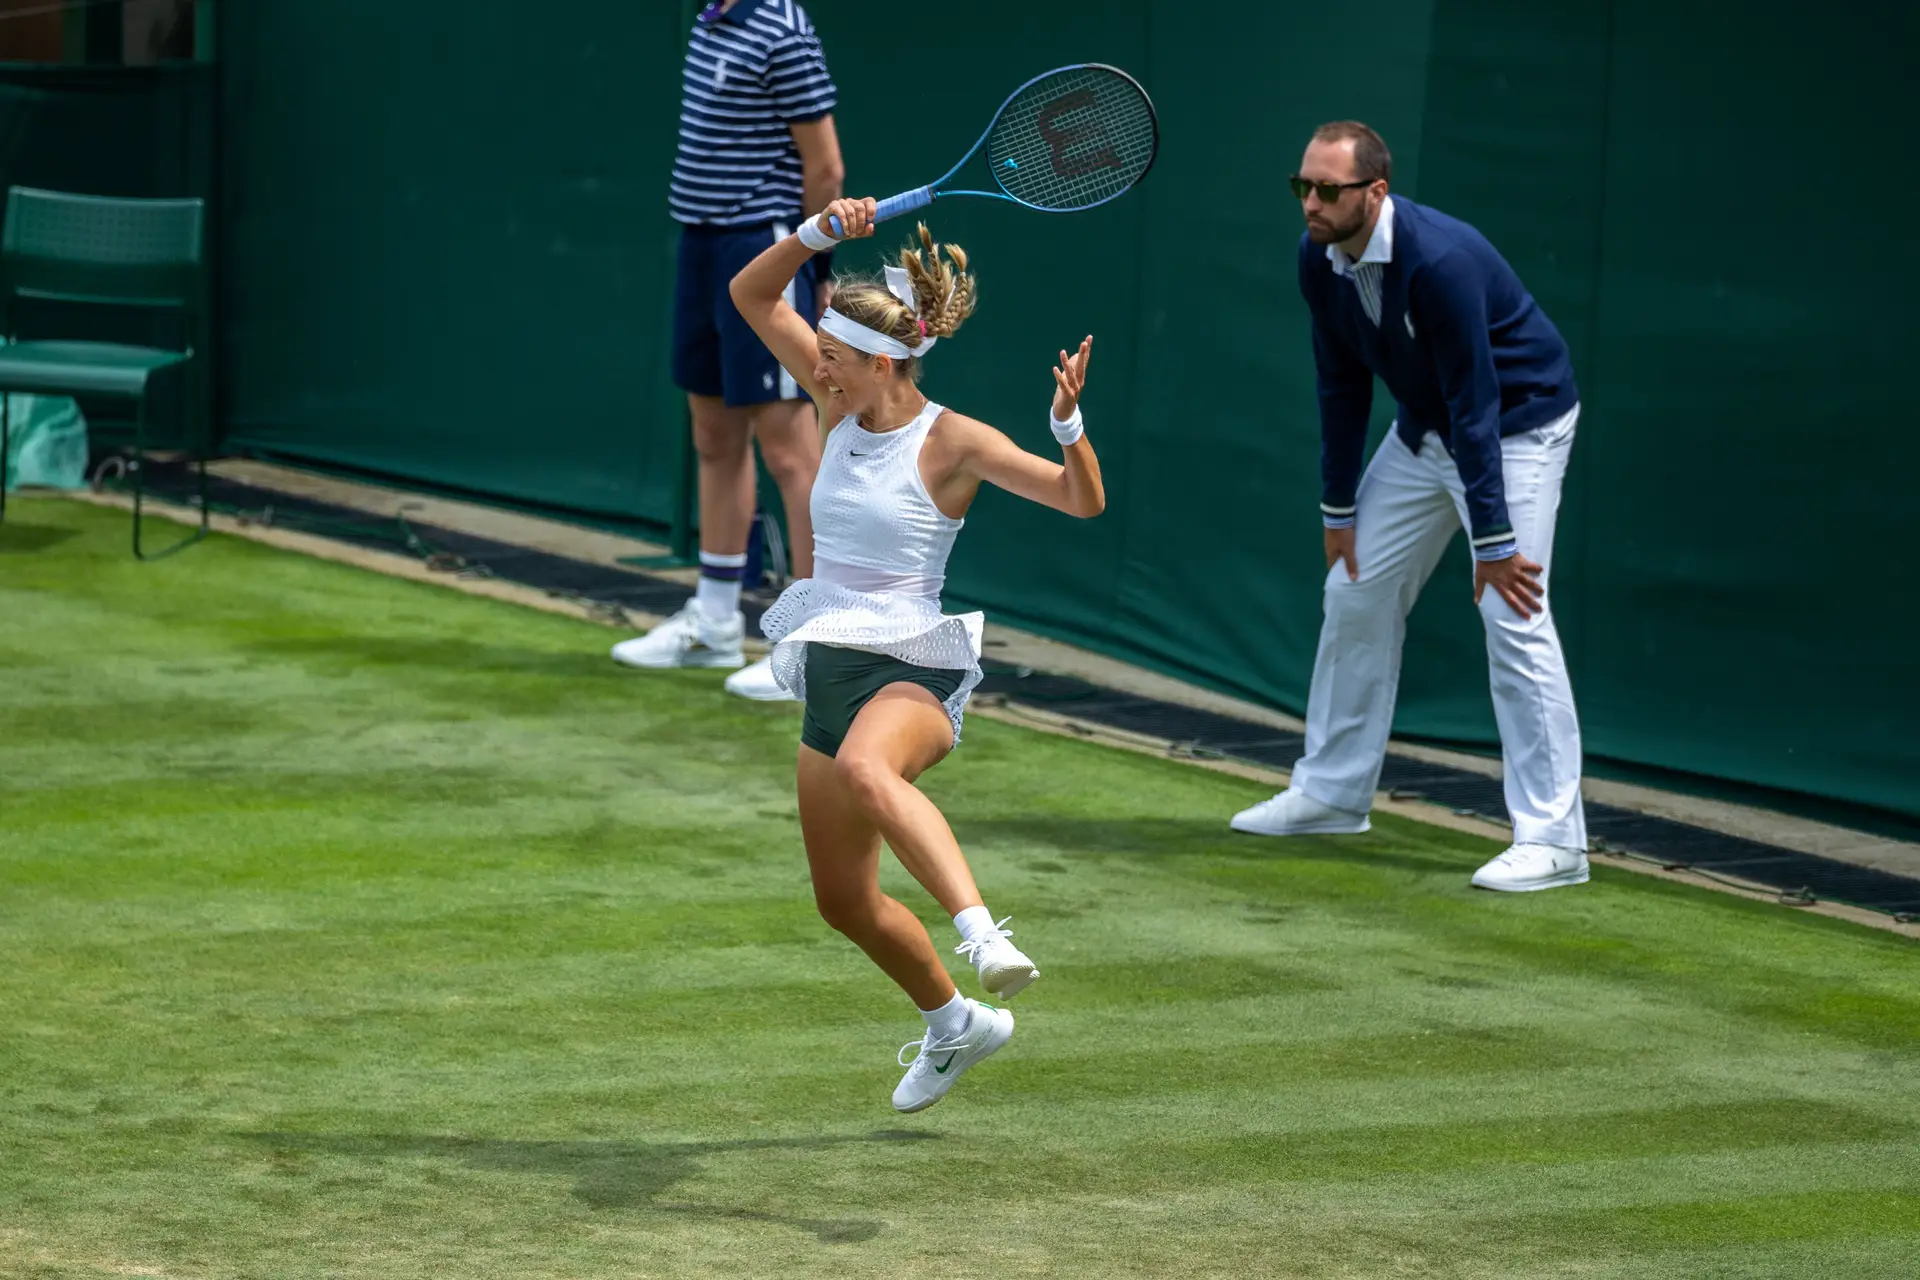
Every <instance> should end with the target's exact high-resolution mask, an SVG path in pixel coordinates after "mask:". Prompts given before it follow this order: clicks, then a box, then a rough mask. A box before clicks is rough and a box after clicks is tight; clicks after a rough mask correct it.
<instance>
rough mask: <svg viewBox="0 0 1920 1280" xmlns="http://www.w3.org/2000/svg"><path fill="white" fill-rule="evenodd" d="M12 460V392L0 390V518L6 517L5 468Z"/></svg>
mask: <svg viewBox="0 0 1920 1280" xmlns="http://www.w3.org/2000/svg"><path fill="white" fill-rule="evenodd" d="M12 460H13V394H12V393H11V392H8V391H0V520H5V519H6V518H7V468H8V467H9V466H11V465H12Z"/></svg>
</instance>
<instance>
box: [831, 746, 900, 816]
mask: <svg viewBox="0 0 1920 1280" xmlns="http://www.w3.org/2000/svg"><path fill="white" fill-rule="evenodd" d="M833 771H834V773H835V774H836V775H838V777H839V779H840V784H841V785H842V786H844V787H845V788H846V789H847V791H848V793H849V794H851V795H852V796H853V799H854V803H856V804H858V805H859V806H860V807H861V808H862V809H865V810H867V811H869V812H871V811H872V810H873V809H874V807H875V806H877V805H878V804H879V803H880V802H881V801H882V800H883V799H884V798H885V796H886V794H887V792H888V791H889V790H891V789H892V788H893V787H894V785H895V784H897V783H899V782H900V781H901V777H900V773H899V771H898V770H896V769H895V768H894V767H893V765H892V764H891V763H889V762H888V761H886V760H882V759H881V758H880V757H878V756H876V755H873V754H871V753H869V752H865V751H860V750H849V749H848V748H846V747H844V746H843V747H841V749H840V754H839V755H837V756H835V757H834V760H833Z"/></svg>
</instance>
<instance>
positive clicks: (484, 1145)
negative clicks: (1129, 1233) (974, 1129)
mask: <svg viewBox="0 0 1920 1280" xmlns="http://www.w3.org/2000/svg"><path fill="white" fill-rule="evenodd" d="M241 1136H242V1137H245V1138H248V1139H251V1140H252V1141H255V1142H258V1143H261V1144H262V1145H264V1146H267V1147H270V1148H272V1149H273V1151H274V1152H275V1153H278V1154H287V1153H292V1152H316V1153H320V1154H323V1155H337V1156H350V1157H353V1158H356V1159H363V1160H386V1159H394V1158H402V1159H404V1158H410V1157H429V1158H438V1159H449V1160H460V1161H463V1162H464V1163H466V1164H468V1165H470V1166H472V1167H473V1168H476V1169H493V1170H505V1171H508V1172H512V1173H538V1174H549V1175H552V1174H559V1175H564V1176H567V1177H571V1178H572V1179H573V1180H574V1186H573V1194H574V1195H575V1196H576V1197H578V1198H579V1199H581V1200H583V1201H585V1202H586V1203H587V1204H590V1205H592V1206H593V1207H594V1208H596V1209H652V1210H655V1211H658V1212H662V1213H676V1214H684V1215H688V1216H692V1217H703V1218H731V1219H737V1220H740V1221H745V1222H769V1223H774V1224H776V1225H780V1226H786V1227H792V1228H794V1229H795V1230H798V1231H805V1232H807V1233H808V1234H810V1235H812V1236H813V1237H814V1238H816V1239H818V1240H819V1241H820V1242H821V1243H823V1244H859V1243H861V1242H863V1241H867V1240H871V1239H873V1238H874V1237H875V1236H877V1235H879V1234H880V1232H881V1231H882V1230H883V1229H884V1228H885V1224H884V1223H880V1222H875V1221H873V1220H871V1219H860V1218H853V1219H834V1218H793V1217H786V1216H784V1215H781V1214H777V1213H762V1212H759V1211H757V1210H753V1209H728V1208H721V1207H717V1206H713V1205H697V1204H678V1203H673V1202H670V1201H663V1200H661V1199H660V1198H659V1197H660V1195H661V1194H662V1193H663V1192H665V1191H666V1190H667V1188H669V1187H671V1186H672V1185H673V1184H674V1183H676V1182H679V1181H680V1180H681V1179H683V1178H688V1177H691V1176H693V1175H694V1174H696V1173H698V1172H699V1171H700V1160H701V1158H702V1157H705V1156H715V1155H728V1154H732V1153H734V1152H740V1151H769V1150H787V1151H795V1150H797V1151H824V1150H826V1149H828V1148H830V1147H841V1146H847V1145H849V1144H852V1143H857V1142H934V1141H938V1140H939V1139H938V1136H937V1135H935V1134H931V1133H920V1132H917V1131H914V1130H911V1129H881V1130H877V1131H875V1132H873V1133H868V1134H860V1135H856V1136H851V1137H818V1138H743V1139H737V1140H735V1141H732V1142H529V1141H516V1140H512V1139H503V1138H452V1137H439V1136H434V1135H428V1134H315V1133H248V1134H242V1135H241Z"/></svg>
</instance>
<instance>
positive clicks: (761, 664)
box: [727, 658, 799, 702]
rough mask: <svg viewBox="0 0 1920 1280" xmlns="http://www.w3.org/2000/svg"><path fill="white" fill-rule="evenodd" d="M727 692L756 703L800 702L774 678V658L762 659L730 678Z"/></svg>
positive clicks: (728, 678) (741, 669)
mask: <svg viewBox="0 0 1920 1280" xmlns="http://www.w3.org/2000/svg"><path fill="white" fill-rule="evenodd" d="M727 692H728V693H731V694H733V695H734V696H735V697H737V698H751V699H753V700H754V701H755V702H797V701H799V699H797V698H795V697H794V696H793V695H792V694H790V693H788V692H787V691H786V690H785V689H783V688H781V687H780V682H779V681H778V680H775V679H774V678H773V659H772V658H762V659H760V661H758V662H755V663H752V664H751V665H749V666H744V667H742V668H740V669H739V670H738V671H736V672H734V673H733V674H732V675H730V676H728V677H727Z"/></svg>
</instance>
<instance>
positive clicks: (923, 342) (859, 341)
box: [820, 267, 939, 360]
mask: <svg viewBox="0 0 1920 1280" xmlns="http://www.w3.org/2000/svg"><path fill="white" fill-rule="evenodd" d="M887 292H888V293H890V294H892V295H893V296H894V297H896V298H898V299H900V301H902V302H904V303H905V304H906V306H907V310H908V311H909V312H910V313H912V314H914V315H915V316H918V315H919V307H918V305H917V304H916V303H915V302H914V300H913V277H912V276H910V275H908V274H907V269H906V268H905V267H888V268H887ZM820 332H822V333H824V334H826V335H827V336H828V337H830V338H834V339H837V340H838V341H840V342H844V343H846V344H847V345H848V346H850V347H852V348H853V349H854V350H855V351H864V352H866V353H867V354H868V355H870V356H891V357H892V358H893V359H895V360H913V359H917V358H918V357H920V356H924V355H926V354H927V352H929V351H931V350H933V344H934V343H936V342H938V341H939V339H938V338H935V337H932V336H928V337H923V338H921V339H920V345H919V346H917V347H910V346H908V345H907V344H906V343H904V342H902V341H900V340H899V339H898V338H896V337H894V336H893V335H892V334H887V333H881V332H880V331H879V330H878V329H869V328H867V326H865V325H863V324H861V323H860V322H859V321H857V320H849V319H848V318H847V317H846V316H843V315H841V314H840V313H839V312H838V311H835V310H834V309H833V308H832V307H828V308H827V311H826V314H825V315H823V316H821V317H820Z"/></svg>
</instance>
